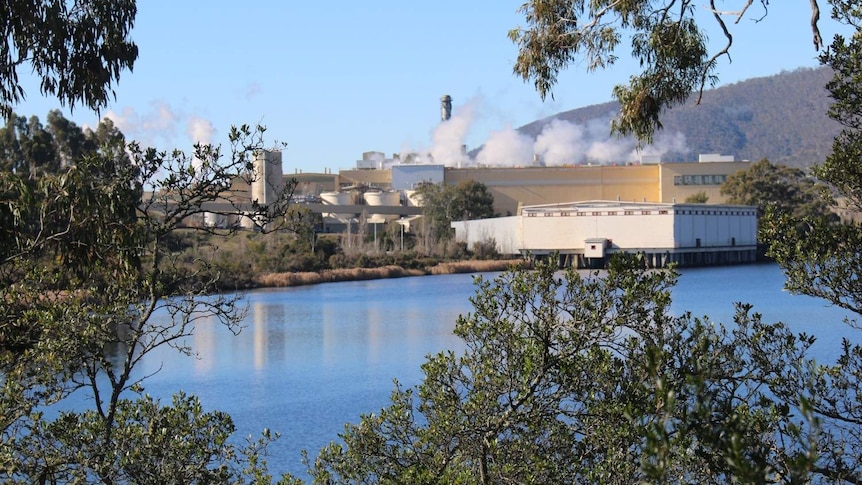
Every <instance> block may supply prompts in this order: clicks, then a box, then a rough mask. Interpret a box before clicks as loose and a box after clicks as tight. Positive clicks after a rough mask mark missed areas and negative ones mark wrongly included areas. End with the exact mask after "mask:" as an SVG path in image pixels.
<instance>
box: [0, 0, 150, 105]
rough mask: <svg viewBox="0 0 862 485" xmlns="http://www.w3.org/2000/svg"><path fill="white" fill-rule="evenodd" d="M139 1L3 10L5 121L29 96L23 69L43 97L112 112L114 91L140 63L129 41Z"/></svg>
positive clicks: (0, 94) (23, 1) (39, 2)
mask: <svg viewBox="0 0 862 485" xmlns="http://www.w3.org/2000/svg"><path fill="white" fill-rule="evenodd" d="M136 14H137V7H136V5H135V1H134V0H75V1H74V2H70V1H68V0H14V1H7V2H3V3H2V5H0V29H2V34H3V39H4V41H5V45H4V48H3V49H2V50H0V53H2V54H0V115H2V116H3V117H7V116H9V114H10V113H11V112H12V107H13V105H14V104H16V103H17V102H19V101H20V100H21V99H23V98H24V97H25V96H26V93H25V92H24V88H23V87H22V86H21V84H20V82H19V79H18V73H19V69H24V68H29V69H31V70H32V72H33V73H34V74H35V75H36V76H38V78H39V79H40V81H41V83H40V91H41V92H42V94H45V95H53V96H57V98H59V100H60V102H61V103H62V104H64V105H69V106H70V107H74V106H75V105H77V104H81V105H83V106H86V107H88V108H90V109H93V110H99V109H101V108H103V107H105V106H107V103H108V101H109V100H110V97H111V96H112V95H113V94H114V92H113V85H114V83H116V82H118V81H119V79H120V74H121V72H122V71H123V70H125V69H129V70H131V69H132V67H133V66H134V62H135V60H136V59H137V57H138V48H137V46H136V45H135V44H134V43H133V42H132V41H131V40H130V39H129V36H130V33H131V29H132V27H133V26H134V23H135V15H136Z"/></svg>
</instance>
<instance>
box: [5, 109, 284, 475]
mask: <svg viewBox="0 0 862 485" xmlns="http://www.w3.org/2000/svg"><path fill="white" fill-rule="evenodd" d="M262 133H263V129H262V128H258V129H257V130H255V129H252V128H250V127H247V126H243V127H240V128H235V129H233V130H232V131H231V133H230V140H231V143H232V144H231V150H230V154H229V156H228V157H227V159H226V160H225V159H224V156H223V155H222V152H221V149H220V148H219V147H215V146H210V145H197V146H196V147H195V150H194V154H193V155H189V154H186V153H184V152H181V151H174V152H171V153H165V152H158V151H156V150H154V149H142V148H140V147H139V146H138V145H137V144H134V143H132V144H130V145H129V146H128V147H127V149H128V153H126V152H123V153H118V152H117V151H115V150H104V151H99V152H95V153H91V154H89V155H87V156H84V157H83V158H81V159H79V160H76V161H75V163H74V164H73V165H71V166H69V167H68V168H66V169H63V170H60V171H59V172H58V173H39V174H37V176H35V177H30V176H24V175H23V174H17V173H10V172H5V173H2V174H0V222H2V225H0V322H2V323H0V325H2V332H0V372H2V375H3V376H4V379H3V380H2V382H0V416H2V418H0V474H2V476H3V479H4V481H6V482H13V483H37V482H38V483H69V482H99V483H165V482H166V481H171V480H174V481H176V482H177V483H192V482H198V483H212V482H226V481H231V482H237V483H247V482H249V481H254V482H256V483H259V482H261V481H264V480H267V481H268V477H267V475H266V468H265V463H264V462H262V461H260V454H261V453H262V452H263V450H264V448H265V446H266V445H267V444H268V443H269V442H270V441H271V440H272V439H273V436H271V435H270V434H269V432H264V433H263V434H262V436H261V437H260V438H259V439H258V440H252V441H250V442H249V444H248V446H245V447H243V446H238V445H237V444H234V443H233V442H232V441H229V440H227V437H228V436H229V435H230V434H231V433H232V432H233V424H232V422H231V421H230V417H229V416H226V415H224V414H223V413H218V412H203V411H202V409H201V405H200V403H199V402H198V401H197V399H195V398H193V397H189V396H184V395H177V396H175V398H174V401H173V403H170V404H167V403H162V402H159V401H155V400H153V399H152V398H150V397H148V396H147V395H146V394H145V387H146V381H145V380H143V379H141V378H137V377H135V374H134V372H133V370H134V369H135V368H136V366H137V364H138V363H139V362H140V361H141V359H143V358H145V357H146V356H147V354H149V353H150V352H151V351H153V350H154V349H156V348H159V347H163V346H171V347H174V348H176V349H177V350H178V351H180V352H183V353H190V349H189V347H188V346H187V345H186V344H185V343H184V339H186V338H187V337H188V336H190V335H191V332H192V331H193V328H194V324H195V322H196V321H197V320H198V319H199V318H201V317H211V318H214V319H216V320H218V321H220V322H222V323H223V324H224V325H227V326H228V327H229V328H230V329H232V330H234V331H238V330H239V327H238V325H239V321H240V319H241V318H242V315H243V311H242V308H241V307H240V306H238V305H239V297H238V296H224V295H221V294H220V293H219V292H218V288H217V287H216V286H215V281H216V280H217V276H218V274H217V272H216V271H215V270H214V269H213V267H212V266H211V265H210V264H209V262H208V261H198V262H197V263H196V265H195V266H194V267H193V273H191V274H190V273H188V272H187V271H185V270H178V268H179V266H178V264H179V261H177V260H176V259H175V258H174V255H173V252H172V251H171V249H170V247H169V245H168V239H169V236H170V234H171V233H172V232H173V231H175V230H177V229H178V228H180V227H184V226H185V225H186V222H187V221H188V220H189V219H190V218H192V217H195V216H198V215H201V214H202V213H203V212H206V211H207V210H208V209H209V210H217V211H219V212H221V213H227V212H232V213H234V214H235V215H236V216H239V217H246V218H248V220H249V221H251V222H253V223H255V224H258V225H260V228H261V229H275V228H277V227H279V224H273V222H281V223H283V222H285V220H284V219H283V214H284V211H285V209H286V207H287V201H288V200H289V198H290V196H291V192H292V187H293V185H291V184H289V185H288V187H287V189H286V190H285V191H284V192H283V193H282V194H281V195H280V198H279V199H278V200H277V201H275V202H274V203H273V204H270V205H268V206H264V205H261V204H259V203H258V202H257V201H252V200H244V201H243V200H238V199H236V198H233V199H232V200H230V201H228V199H226V197H225V195H226V194H227V192H228V190H229V189H230V187H231V182H232V181H233V180H234V179H235V178H244V179H246V181H249V182H251V181H254V180H255V179H256V178H257V177H258V176H260V174H257V173H255V170H254V168H253V165H252V163H251V161H252V157H253V155H254V153H255V152H256V151H257V150H260V149H262V146H263V145H262ZM145 189H146V191H145ZM213 204H220V206H214V205H213ZM225 206H226V207H225ZM200 230H204V231H209V232H211V233H215V234H231V233H233V232H235V231H236V229H235V228H225V229H221V228H211V227H201V228H200ZM108 350H110V351H108ZM76 391H77V392H87V393H89V394H90V395H91V397H92V399H93V407H92V408H91V409H89V410H76V411H65V412H63V413H61V414H60V415H59V416H58V417H56V419H46V418H45V417H44V415H43V410H44V409H45V407H46V406H50V405H53V404H56V403H58V402H61V401H62V400H63V399H65V398H66V397H67V396H68V395H69V393H71V392H76Z"/></svg>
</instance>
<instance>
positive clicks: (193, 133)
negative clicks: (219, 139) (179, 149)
mask: <svg viewBox="0 0 862 485" xmlns="http://www.w3.org/2000/svg"><path fill="white" fill-rule="evenodd" d="M215 132H216V130H215V128H214V127H213V124H212V122H211V121H210V120H206V119H203V118H198V117H197V116H191V117H189V121H188V126H187V128H186V134H187V135H188V136H189V138H190V139H191V141H192V143H200V144H202V145H207V144H210V143H212V141H213V134H215Z"/></svg>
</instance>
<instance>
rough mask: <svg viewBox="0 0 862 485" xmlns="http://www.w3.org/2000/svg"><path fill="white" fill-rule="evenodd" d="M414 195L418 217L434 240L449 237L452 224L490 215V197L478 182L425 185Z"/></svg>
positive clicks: (492, 206) (492, 204) (464, 181)
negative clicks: (419, 206) (418, 202)
mask: <svg viewBox="0 0 862 485" xmlns="http://www.w3.org/2000/svg"><path fill="white" fill-rule="evenodd" d="M416 193H417V195H419V196H420V197H421V200H422V207H423V210H422V214H423V215H424V216H425V218H426V220H427V221H428V225H429V226H430V230H431V233H432V234H433V236H434V238H435V239H437V240H444V239H449V238H450V237H451V234H452V231H451V228H450V224H451V223H452V221H467V220H472V219H482V218H487V217H493V216H494V196H493V195H492V194H491V192H490V191H489V190H488V187H487V186H485V184H483V183H481V182H476V181H474V180H463V181H461V182H459V183H458V184H457V185H446V184H426V185H423V186H421V187H419V188H418V189H417V190H416Z"/></svg>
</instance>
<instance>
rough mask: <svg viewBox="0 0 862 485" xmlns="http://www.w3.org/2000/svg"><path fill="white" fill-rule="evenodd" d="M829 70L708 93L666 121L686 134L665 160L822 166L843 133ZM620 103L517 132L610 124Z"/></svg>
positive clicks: (786, 75)
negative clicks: (834, 114)
mask: <svg viewBox="0 0 862 485" xmlns="http://www.w3.org/2000/svg"><path fill="white" fill-rule="evenodd" d="M831 77H832V71H831V70H830V69H829V68H826V67H821V68H817V69H809V68H802V69H797V70H794V71H790V72H782V73H780V74H776V75H774V76H768V77H760V78H754V79H749V80H746V81H741V82H738V83H734V84H729V85H727V86H722V87H719V88H716V89H711V90H708V91H706V92H704V95H703V99H702V100H701V103H700V104H699V105H698V104H695V101H694V100H692V101H690V102H689V103H688V104H686V105H685V106H681V107H677V108H674V109H672V110H670V111H668V112H667V113H666V114H665V115H664V116H663V117H662V123H663V124H664V131H665V132H667V133H676V132H679V133H682V134H683V135H685V140H686V143H685V146H686V148H687V151H685V152H673V153H668V154H666V155H665V156H663V157H662V160H663V161H669V162H670V161H694V160H697V157H698V155H699V154H702V153H720V154H723V155H733V156H735V157H736V159H737V160H754V161H756V160H760V159H762V158H767V159H769V160H770V161H771V162H773V163H776V164H782V165H787V166H791V167H800V168H801V167H809V166H811V165H815V164H818V163H821V162H823V160H825V158H826V156H827V155H828V154H829V152H830V150H831V147H832V140H833V139H834V138H835V136H836V135H837V134H838V132H839V131H840V128H839V125H838V123H837V122H835V121H834V120H832V119H830V118H829V117H827V116H826V112H827V110H828V109H829V104H830V98H829V96H828V93H827V91H826V89H825V87H824V86H825V85H826V82H827V81H828V80H829V79H830V78H831ZM618 110H619V104H618V103H616V102H609V103H603V104H597V105H592V106H587V107H584V108H578V109H573V110H569V111H563V112H560V113H557V114H556V115H554V116H550V117H548V118H544V119H541V120H537V121H534V122H532V123H529V124H527V125H524V126H522V127H520V128H519V129H518V131H520V132H521V133H524V134H527V135H529V136H531V137H533V138H535V137H536V136H538V135H539V134H540V133H541V132H542V129H543V128H544V127H545V125H547V124H549V123H550V122H551V121H552V120H554V119H561V120H566V121H568V122H571V123H575V124H586V123H588V122H590V121H594V120H597V119H607V120H609V119H610V118H611V117H613V116H614V115H615V114H616V113H617V111H618Z"/></svg>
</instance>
